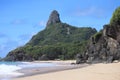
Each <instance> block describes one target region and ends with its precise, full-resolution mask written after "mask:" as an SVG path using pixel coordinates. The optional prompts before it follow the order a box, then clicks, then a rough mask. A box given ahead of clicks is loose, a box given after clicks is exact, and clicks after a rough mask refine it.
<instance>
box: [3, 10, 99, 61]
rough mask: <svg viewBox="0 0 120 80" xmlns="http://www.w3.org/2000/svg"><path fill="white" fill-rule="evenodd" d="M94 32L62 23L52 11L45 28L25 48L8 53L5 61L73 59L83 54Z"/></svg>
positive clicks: (55, 12) (88, 28)
mask: <svg viewBox="0 0 120 80" xmlns="http://www.w3.org/2000/svg"><path fill="white" fill-rule="evenodd" d="M96 32H97V31H96V30H95V29H92V28H90V27H82V28H77V27H74V26H71V25H68V24H66V23H62V22H61V20H60V18H59V14H58V12H57V11H53V12H52V13H51V15H50V17H49V20H48V22H47V26H46V28H45V29H44V30H43V31H40V32H38V33H37V34H36V35H34V36H33V37H32V39H31V40H30V41H29V42H28V43H27V44H26V45H25V46H23V47H19V48H17V49H15V50H13V51H11V52H9V54H8V55H7V56H6V58H5V60H10V61H11V60H12V61H23V60H27V61H28V60H53V59H73V58H74V56H75V55H76V54H77V53H83V51H84V49H85V47H86V44H87V41H88V39H89V38H90V37H91V36H92V35H93V34H95V33H96Z"/></svg>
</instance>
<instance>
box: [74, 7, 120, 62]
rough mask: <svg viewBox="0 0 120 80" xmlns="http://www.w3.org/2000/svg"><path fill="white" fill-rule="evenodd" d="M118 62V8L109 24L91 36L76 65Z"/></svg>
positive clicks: (119, 39)
mask: <svg viewBox="0 0 120 80" xmlns="http://www.w3.org/2000/svg"><path fill="white" fill-rule="evenodd" d="M114 60H120V7H119V8H117V9H116V10H115V12H114V13H113V17H112V18H111V21H110V24H108V25H104V26H103V29H102V30H101V31H100V32H98V33H96V34H95V35H93V36H92V37H91V39H90V42H89V44H88V46H87V47H86V51H85V52H84V54H78V55H77V62H76V63H83V62H108V63H111V62H113V61H114Z"/></svg>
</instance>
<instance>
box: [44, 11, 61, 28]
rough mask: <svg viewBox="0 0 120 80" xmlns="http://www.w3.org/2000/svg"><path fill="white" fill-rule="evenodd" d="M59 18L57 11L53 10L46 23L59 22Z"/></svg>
mask: <svg viewBox="0 0 120 80" xmlns="http://www.w3.org/2000/svg"><path fill="white" fill-rule="evenodd" d="M60 22H61V21H60V18H59V13H58V12H57V11H56V10H53V11H52V12H51V14H50V16H49V20H48V22H47V25H46V26H48V25H50V24H55V23H60Z"/></svg>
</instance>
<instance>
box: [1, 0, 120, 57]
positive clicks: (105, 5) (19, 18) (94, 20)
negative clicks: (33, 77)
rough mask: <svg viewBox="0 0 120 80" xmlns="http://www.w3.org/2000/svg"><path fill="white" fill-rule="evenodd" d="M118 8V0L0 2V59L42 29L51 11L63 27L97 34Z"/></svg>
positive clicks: (119, 3) (11, 0)
mask: <svg viewBox="0 0 120 80" xmlns="http://www.w3.org/2000/svg"><path fill="white" fill-rule="evenodd" d="M118 6H120V0H63V1H62V0H0V57H5V56H6V55H7V54H8V52H10V51H11V50H13V49H15V48H17V47H20V46H23V45H25V44H26V43H27V42H28V41H29V40H30V39H31V38H32V36H33V35H35V34H37V33H38V32H39V31H41V30H43V29H45V27H46V22H47V20H48V18H49V15H50V13H51V11H53V10H57V11H58V12H59V14H60V19H61V21H62V22H64V23H68V24H70V25H74V26H77V27H92V28H96V29H97V30H98V31H99V30H100V29H102V28H103V25H105V24H109V21H110V18H111V17H112V13H113V12H114V10H115V9H116V8H117V7H118Z"/></svg>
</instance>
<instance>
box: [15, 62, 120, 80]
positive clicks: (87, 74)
mask: <svg viewBox="0 0 120 80" xmlns="http://www.w3.org/2000/svg"><path fill="white" fill-rule="evenodd" d="M59 63H60V62H59ZM14 80H120V62H118V63H109V64H104V63H99V64H92V65H89V66H86V67H83V68H79V69H72V70H64V71H57V72H51V73H45V74H36V75H32V76H26V77H20V78H16V79H14Z"/></svg>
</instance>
